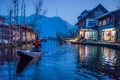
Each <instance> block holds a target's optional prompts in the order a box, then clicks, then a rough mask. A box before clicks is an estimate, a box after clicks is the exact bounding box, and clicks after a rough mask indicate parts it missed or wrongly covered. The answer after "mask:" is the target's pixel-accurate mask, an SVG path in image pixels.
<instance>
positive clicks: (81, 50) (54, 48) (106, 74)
mask: <svg viewBox="0 0 120 80" xmlns="http://www.w3.org/2000/svg"><path fill="white" fill-rule="evenodd" d="M30 48H32V45H31V44H28V45H23V46H21V47H16V48H11V49H4V50H2V49H1V50H0V80H114V79H116V80H117V79H118V80H119V77H120V53H119V51H117V50H113V49H110V48H105V47H97V46H85V45H73V44H59V42H57V41H47V42H44V43H42V52H43V53H42V56H41V59H40V60H39V62H38V64H36V63H33V64H31V65H29V66H26V67H25V69H24V70H23V72H22V73H20V74H16V69H17V64H18V61H19V59H20V57H19V56H18V55H17V54H16V50H19V49H30Z"/></svg>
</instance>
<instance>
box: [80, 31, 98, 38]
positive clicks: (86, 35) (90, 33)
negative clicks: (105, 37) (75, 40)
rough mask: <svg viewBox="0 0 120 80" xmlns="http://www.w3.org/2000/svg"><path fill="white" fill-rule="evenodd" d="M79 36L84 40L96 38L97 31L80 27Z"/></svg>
mask: <svg viewBox="0 0 120 80" xmlns="http://www.w3.org/2000/svg"><path fill="white" fill-rule="evenodd" d="M79 37H84V38H85V39H86V40H97V39H98V31H96V30H93V29H84V30H83V29H82V30H80V31H79Z"/></svg>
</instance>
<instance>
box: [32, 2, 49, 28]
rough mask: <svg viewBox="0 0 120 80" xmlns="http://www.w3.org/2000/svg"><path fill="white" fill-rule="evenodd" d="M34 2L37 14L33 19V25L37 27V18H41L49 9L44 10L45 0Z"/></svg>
mask: <svg viewBox="0 0 120 80" xmlns="http://www.w3.org/2000/svg"><path fill="white" fill-rule="evenodd" d="M33 4H34V12H35V16H34V20H33V23H32V27H33V28H35V26H36V22H37V19H38V18H40V17H41V15H45V14H46V13H47V10H44V11H43V12H42V4H43V0H37V2H36V3H33Z"/></svg>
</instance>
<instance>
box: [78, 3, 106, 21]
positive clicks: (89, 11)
mask: <svg viewBox="0 0 120 80" xmlns="http://www.w3.org/2000/svg"><path fill="white" fill-rule="evenodd" d="M98 7H102V8H103V9H104V10H105V11H106V12H108V10H107V9H105V8H104V7H103V6H102V5H101V4H99V5H97V6H96V7H95V8H93V9H92V10H84V11H83V12H82V13H81V15H80V16H82V14H83V13H85V12H86V13H87V14H86V15H83V16H82V19H83V18H84V17H86V16H87V15H89V14H90V13H91V12H92V11H94V10H95V9H96V8H98Z"/></svg>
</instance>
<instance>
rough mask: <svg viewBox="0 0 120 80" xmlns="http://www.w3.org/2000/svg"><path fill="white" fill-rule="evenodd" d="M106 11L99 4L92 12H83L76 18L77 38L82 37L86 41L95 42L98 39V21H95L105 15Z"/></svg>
mask: <svg viewBox="0 0 120 80" xmlns="http://www.w3.org/2000/svg"><path fill="white" fill-rule="evenodd" d="M107 12H108V11H107V10H106V9H105V8H104V7H103V6H102V5H101V4H99V5H98V6H97V7H95V8H94V9H92V10H85V11H83V12H82V13H81V14H80V16H79V17H78V22H77V24H76V25H77V26H78V29H79V32H78V34H79V37H84V38H85V39H87V40H97V39H98V31H97V24H98V21H97V20H96V19H95V18H96V17H98V16H100V15H103V14H105V13H107Z"/></svg>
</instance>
